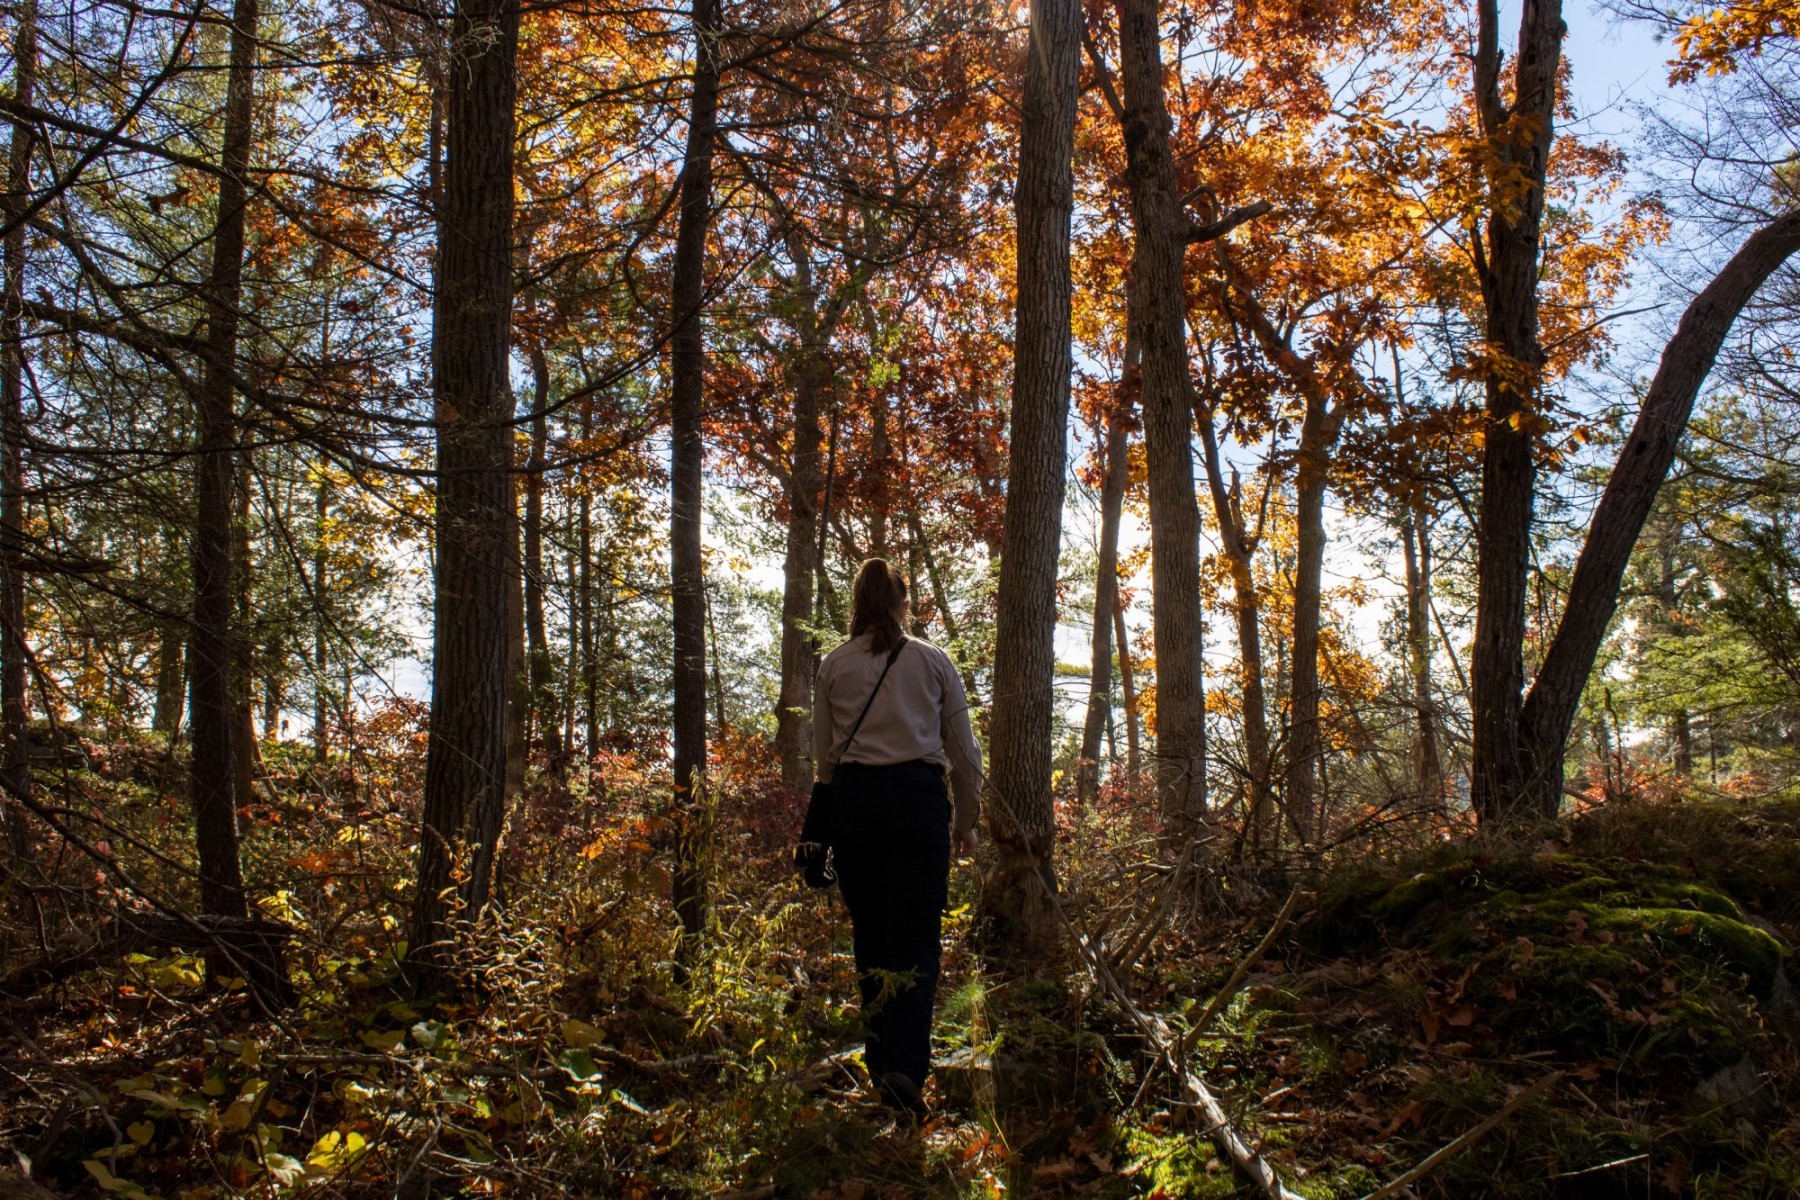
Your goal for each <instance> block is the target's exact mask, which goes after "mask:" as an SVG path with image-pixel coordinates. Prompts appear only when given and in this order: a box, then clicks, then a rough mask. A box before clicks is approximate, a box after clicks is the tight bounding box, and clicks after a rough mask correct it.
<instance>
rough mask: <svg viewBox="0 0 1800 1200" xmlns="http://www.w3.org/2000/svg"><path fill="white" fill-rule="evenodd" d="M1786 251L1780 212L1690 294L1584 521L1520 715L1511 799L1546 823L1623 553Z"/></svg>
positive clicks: (1792, 243) (1797, 218) (1788, 236)
mask: <svg viewBox="0 0 1800 1200" xmlns="http://www.w3.org/2000/svg"><path fill="white" fill-rule="evenodd" d="M1796 252H1800V211H1796V210H1790V211H1789V212H1786V213H1784V214H1782V215H1781V216H1779V217H1776V218H1775V219H1774V220H1772V221H1770V222H1769V223H1768V224H1767V225H1764V226H1763V227H1762V228H1760V229H1758V230H1757V231H1756V232H1755V233H1753V234H1751V235H1750V237H1749V239H1748V240H1747V241H1746V242H1745V243H1744V244H1743V246H1742V247H1740V248H1739V250H1738V252H1737V253H1736V254H1734V255H1732V257H1731V260H1730V261H1729V262H1727V263H1726V264H1725V266H1724V267H1723V268H1722V269H1721V270H1720V271H1719V273H1718V274H1717V275H1715V276H1714V277H1713V280H1712V282H1711V283H1709V284H1707V285H1706V287H1705V289H1703V290H1702V291H1701V293H1700V294H1699V295H1698V296H1696V297H1694V300H1693V302H1692V303H1690V304H1689V305H1688V307H1687V311H1686V312H1684V313H1683V314H1682V316H1681V323H1680V324H1679V325H1678V326H1676V329H1675V336H1674V337H1672V338H1670V339H1669V344H1668V345H1667V346H1665V347H1663V353H1662V361H1661V362H1659V363H1658V364H1657V368H1656V374H1655V376H1654V377H1652V378H1651V380H1650V390H1649V391H1647V392H1645V393H1644V402H1643V405H1642V407H1640V408H1639V409H1638V416H1637V420H1636V422H1634V423H1633V425H1632V428H1631V435H1630V436H1629V437H1627V438H1626V439H1625V445H1624V447H1623V448H1622V449H1621V450H1620V451H1619V458H1618V461H1617V462H1616V463H1615V464H1614V466H1613V469H1612V474H1611V475H1610V476H1608V477H1607V480H1606V490H1605V491H1603V492H1602V493H1601V494H1600V503H1599V504H1598V505H1597V506H1596V507H1595V509H1594V515H1593V519H1592V520H1591V521H1589V523H1588V536H1587V541H1586V542H1585V543H1584V544H1583V545H1582V547H1581V557H1579V558H1578V559H1576V560H1575V573H1574V574H1573V575H1572V576H1571V577H1570V579H1569V595H1568V599H1567V600H1566V601H1565V603H1564V605H1563V615H1562V620H1561V621H1560V622H1558V624H1557V627H1556V636H1555V638H1554V639H1553V640H1552V641H1551V643H1550V648H1549V650H1548V651H1546V652H1545V654H1544V665H1543V667H1542V668H1540V669H1539V671H1538V675H1537V681H1536V682H1535V683H1534V684H1533V685H1532V688H1531V695H1530V696H1529V697H1528V698H1527V699H1526V701H1525V704H1524V710H1523V712H1522V714H1521V717H1520V725H1521V735H1522V739H1523V740H1522V742H1521V745H1520V757H1521V758H1522V760H1523V761H1524V762H1525V763H1526V765H1527V768H1528V774H1527V775H1526V779H1525V785H1526V787H1525V791H1524V793H1523V794H1522V797H1521V801H1522V803H1523V804H1524V805H1525V809H1524V811H1525V812H1527V813H1531V814H1533V815H1539V816H1551V815H1554V814H1555V812H1556V809H1557V806H1558V804H1559V803H1560V802H1561V797H1562V785H1563V757H1564V754H1565V752H1566V750H1567V747H1568V742H1569V729H1570V727H1571V726H1572V725H1573V724H1574V722H1575V711H1576V709H1577V708H1578V707H1579V705H1580V703H1581V692H1582V689H1583V688H1584V687H1586V686H1587V679H1588V675H1589V674H1590V673H1591V672H1592V671H1593V669H1594V655H1595V653H1596V652H1597V651H1598V650H1599V649H1600V643H1601V641H1602V640H1603V639H1604V638H1605V637H1606V627H1607V625H1608V624H1609V623H1610V622H1611V621H1612V616H1613V612H1614V610H1615V609H1617V607H1618V603H1619V584H1620V581H1621V580H1622V579H1623V578H1624V576H1625V567H1626V564H1627V563H1628V562H1630V560H1631V551H1632V549H1633V547H1635V546H1636V545H1637V539H1638V534H1639V533H1641V532H1642V531H1643V528H1644V522H1645V520H1647V519H1648V518H1649V516H1650V509H1651V507H1652V506H1653V505H1654V504H1655V503H1656V493H1657V491H1658V490H1659V489H1660V488H1661V487H1662V483H1663V480H1664V479H1665V478H1666V477H1667V476H1668V473H1669V466H1670V464H1672V463H1673V462H1674V461H1675V451H1676V450H1677V448H1678V447H1679V446H1680V445H1681V437H1682V434H1683V433H1684V432H1685V431H1686V430H1687V423H1688V417H1689V416H1690V415H1691V414H1692V413H1693V411H1694V398H1695V396H1697V395H1698V394H1699V391H1700V385H1701V384H1702V383H1703V382H1705V380H1706V376H1707V374H1708V373H1709V372H1710V371H1711V370H1712V365H1713V360H1714V359H1715V358H1717V357H1718V353H1719V347H1720V346H1721V345H1722V344H1723V343H1724V341H1725V335H1726V334H1727V333H1729V332H1730V331H1731V326H1732V323H1733V322H1735V321H1736V320H1737V316H1738V314H1739V313H1740V312H1742V311H1743V308H1744V305H1746V304H1748V303H1749V302H1750V299H1751V297H1753V296H1754V295H1756V292H1757V289H1758V288H1760V287H1761V286H1762V285H1763V282H1764V281H1765V280H1767V279H1768V278H1769V276H1770V275H1772V274H1774V272H1775V270H1776V269H1777V268H1778V267H1780V266H1781V265H1782V264H1783V263H1785V262H1786V261H1787V260H1788V259H1789V258H1790V257H1791V256H1792V255H1794V254H1795V253H1796Z"/></svg>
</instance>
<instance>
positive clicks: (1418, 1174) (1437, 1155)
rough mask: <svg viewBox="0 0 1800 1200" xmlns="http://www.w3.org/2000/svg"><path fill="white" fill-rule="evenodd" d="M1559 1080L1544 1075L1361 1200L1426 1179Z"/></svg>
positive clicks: (1381, 1197)
mask: <svg viewBox="0 0 1800 1200" xmlns="http://www.w3.org/2000/svg"><path fill="white" fill-rule="evenodd" d="M1561 1078H1562V1072H1561V1071H1552V1072H1550V1074H1548V1075H1545V1076H1544V1077H1542V1078H1541V1079H1539V1080H1538V1081H1537V1082H1536V1083H1534V1084H1532V1085H1531V1086H1530V1087H1528V1088H1526V1089H1525V1090H1523V1091H1521V1092H1519V1093H1518V1094H1517V1095H1516V1096H1514V1097H1513V1098H1512V1099H1511V1100H1508V1101H1507V1102H1506V1103H1505V1104H1503V1105H1501V1106H1500V1110H1499V1111H1498V1112H1496V1113H1494V1114H1493V1115H1492V1116H1490V1117H1488V1118H1487V1119H1486V1120H1484V1121H1482V1122H1481V1124H1479V1125H1476V1126H1475V1127H1474V1128H1472V1129H1470V1130H1469V1131H1468V1132H1466V1133H1464V1134H1463V1135H1462V1136H1460V1137H1458V1138H1457V1139H1456V1140H1455V1141H1453V1142H1450V1143H1448V1144H1446V1145H1444V1146H1441V1147H1439V1148H1438V1149H1437V1150H1434V1151H1433V1152H1432V1153H1430V1154H1428V1155H1426V1156H1425V1158H1423V1159H1421V1160H1420V1161H1419V1163H1418V1165H1417V1166H1415V1167H1413V1168H1412V1169H1411V1170H1410V1171H1407V1172H1405V1173H1404V1174H1402V1175H1400V1176H1398V1177H1396V1178H1394V1179H1392V1180H1390V1181H1389V1182H1387V1183H1385V1184H1383V1185H1382V1186H1381V1187H1378V1188H1376V1189H1375V1190H1374V1191H1372V1192H1370V1193H1369V1194H1368V1195H1366V1196H1364V1197H1363V1200H1387V1198H1388V1197H1389V1196H1393V1195H1397V1194H1398V1193H1399V1192H1400V1191H1401V1189H1403V1188H1405V1187H1407V1186H1408V1185H1409V1184H1412V1183H1415V1182H1417V1181H1418V1180H1420V1179H1423V1178H1424V1177H1425V1176H1426V1175H1429V1174H1430V1173H1431V1172H1432V1171H1434V1170H1436V1169H1437V1168H1438V1167H1440V1166H1442V1165H1443V1164H1444V1163H1447V1162H1449V1161H1450V1160H1451V1159H1453V1158H1455V1157H1456V1156H1457V1155H1458V1154H1461V1153H1462V1152H1463V1151H1464V1150H1467V1149H1468V1148H1469V1147H1470V1146H1473V1145H1474V1144H1475V1143H1476V1142H1478V1141H1480V1140H1481V1139H1482V1138H1484V1137H1486V1136H1487V1135H1488V1134H1489V1133H1490V1132H1492V1131H1493V1129H1494V1127H1495V1126H1496V1125H1498V1124H1500V1123H1501V1122H1502V1121H1504V1120H1506V1119H1507V1118H1508V1117H1510V1116H1512V1115H1513V1114H1514V1113H1516V1112H1518V1111H1519V1110H1520V1109H1521V1108H1523V1107H1525V1105H1527V1104H1529V1103H1531V1101H1533V1100H1535V1099H1537V1098H1538V1097H1539V1096H1541V1095H1543V1094H1544V1093H1545V1092H1547V1091H1549V1090H1550V1089H1551V1088H1552V1087H1555V1086H1556V1082H1557V1080H1559V1079H1561Z"/></svg>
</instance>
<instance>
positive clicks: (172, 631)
mask: <svg viewBox="0 0 1800 1200" xmlns="http://www.w3.org/2000/svg"><path fill="white" fill-rule="evenodd" d="M186 684H187V623H186V622H184V621H164V622H163V623H162V624H161V625H160V626H159V627H158V628H157V631H156V708H155V710H154V711H153V713H152V715H151V717H150V727H151V728H152V729H154V730H156V732H158V733H160V734H163V735H164V736H165V737H167V738H168V739H169V740H170V741H171V742H173V741H174V740H175V738H176V737H177V736H178V735H179V734H180V733H181V710H182V704H181V699H182V697H181V693H182V689H183V688H184V687H185V686H186Z"/></svg>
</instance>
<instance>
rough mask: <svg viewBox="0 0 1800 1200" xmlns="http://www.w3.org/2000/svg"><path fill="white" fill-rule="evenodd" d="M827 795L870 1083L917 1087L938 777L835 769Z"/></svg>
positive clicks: (943, 825)
mask: <svg viewBox="0 0 1800 1200" xmlns="http://www.w3.org/2000/svg"><path fill="white" fill-rule="evenodd" d="M831 791H832V824H833V839H832V840H833V843H834V849H833V856H834V858H835V860H836V863H837V873H838V886H839V887H840V888H841V889H843V893H844V903H845V904H847V905H848V906H849V908H850V924H851V929H852V930H853V933H854V939H855V944H856V975H857V984H858V987H859V990H860V991H861V993H862V1010H863V1020H864V1023H865V1025H866V1027H867V1034H868V1036H867V1043H866V1047H865V1050H864V1053H863V1059H864V1061H865V1062H866V1063H867V1064H868V1067H869V1074H871V1075H873V1076H875V1077H877V1078H879V1077H880V1076H881V1075H883V1074H885V1073H887V1072H889V1071H899V1072H900V1073H901V1074H903V1075H906V1076H907V1077H908V1078H910V1079H911V1080H912V1081H913V1082H914V1083H917V1084H920V1085H923V1084H924V1082H925V1075H926V1073H927V1072H928V1071H929V1070H930V1069H931V1005H932V1001H933V1000H934V999H935V998H936V996H937V981H938V960H939V957H940V955H941V946H940V945H939V938H940V936H941V933H942V918H943V914H944V905H945V902H946V901H947V900H948V898H949V880H950V797H949V792H948V790H947V789H946V787H945V782H944V769H943V768H942V767H940V766H938V765H936V764H935V763H928V762H909V763H899V764H897V765H894V766H885V767H871V766H864V765H863V764H861V763H840V764H839V765H838V768H837V770H836V772H835V773H834V775H833V776H832V785H831Z"/></svg>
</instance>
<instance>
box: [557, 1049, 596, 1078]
mask: <svg viewBox="0 0 1800 1200" xmlns="http://www.w3.org/2000/svg"><path fill="white" fill-rule="evenodd" d="M556 1065H557V1066H559V1067H561V1068H562V1069H563V1070H564V1071H567V1072H568V1074H569V1078H570V1079H573V1080H574V1081H575V1082H576V1083H586V1082H587V1081H588V1080H590V1079H592V1078H594V1077H595V1076H597V1075H599V1074H600V1068H599V1067H598V1066H597V1065H596V1064H595V1063H594V1056H593V1055H591V1054H589V1053H588V1052H587V1047H585V1046H578V1047H575V1048H573V1049H570V1050H564V1051H563V1052H562V1053H561V1054H559V1055H558V1056H557V1058H556Z"/></svg>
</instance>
